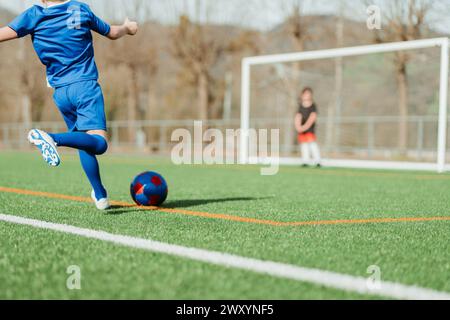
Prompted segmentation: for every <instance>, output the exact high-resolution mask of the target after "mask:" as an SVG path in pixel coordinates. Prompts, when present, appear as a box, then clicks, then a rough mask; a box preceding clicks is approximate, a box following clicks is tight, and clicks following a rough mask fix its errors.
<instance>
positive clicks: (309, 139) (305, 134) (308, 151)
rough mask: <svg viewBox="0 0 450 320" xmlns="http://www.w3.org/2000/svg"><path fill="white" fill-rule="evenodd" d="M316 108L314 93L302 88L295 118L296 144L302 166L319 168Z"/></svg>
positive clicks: (309, 89)
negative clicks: (298, 147)
mask: <svg viewBox="0 0 450 320" xmlns="http://www.w3.org/2000/svg"><path fill="white" fill-rule="evenodd" d="M317 116H318V112H317V106H316V104H315V102H314V92H313V90H312V89H311V88H309V87H307V88H304V89H303V91H302V92H301V95H300V101H299V109H298V112H297V115H296V116H295V129H296V130H297V132H298V142H299V143H300V146H301V152H302V157H303V166H305V167H306V166H308V165H313V166H316V167H318V168H320V167H321V156H320V149H319V145H318V144H317V137H316V123H317Z"/></svg>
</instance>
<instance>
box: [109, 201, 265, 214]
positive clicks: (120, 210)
mask: <svg viewBox="0 0 450 320" xmlns="http://www.w3.org/2000/svg"><path fill="white" fill-rule="evenodd" d="M266 199H270V197H266V198H253V197H235V198H220V199H189V200H173V201H167V202H166V203H165V204H164V205H163V206H162V207H161V209H186V208H192V207H197V206H202V205H207V204H212V203H225V202H242V201H259V200H266ZM140 210H142V209H141V208H139V207H138V206H118V205H115V206H111V208H110V209H109V210H108V211H107V213H108V214H110V215H120V214H124V213H131V212H137V211H140ZM155 211H157V209H155Z"/></svg>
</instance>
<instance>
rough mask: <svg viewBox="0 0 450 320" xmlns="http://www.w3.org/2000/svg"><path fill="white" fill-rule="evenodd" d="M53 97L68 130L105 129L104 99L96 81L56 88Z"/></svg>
mask: <svg viewBox="0 0 450 320" xmlns="http://www.w3.org/2000/svg"><path fill="white" fill-rule="evenodd" d="M53 99H54V101H55V104H56V106H57V107H58V109H59V111H60V112H61V114H62V116H63V118H64V121H65V122H66V124H67V127H68V129H69V131H71V132H73V131H90V130H105V131H106V116H105V101H104V98H103V92H102V88H101V87H100V85H99V84H98V82H97V81H94V80H92V81H81V82H76V83H73V84H70V85H68V86H64V87H59V88H56V89H55V93H54V95H53Z"/></svg>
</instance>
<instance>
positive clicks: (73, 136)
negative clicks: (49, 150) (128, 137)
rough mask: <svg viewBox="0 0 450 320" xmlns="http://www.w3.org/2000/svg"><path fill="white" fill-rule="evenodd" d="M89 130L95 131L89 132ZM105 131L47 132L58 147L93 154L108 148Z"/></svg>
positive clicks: (102, 152)
mask: <svg viewBox="0 0 450 320" xmlns="http://www.w3.org/2000/svg"><path fill="white" fill-rule="evenodd" d="M90 132H95V133H93V134H91V133H90ZM99 132H105V131H103V130H98V131H88V132H82V131H74V132H65V133H49V134H48V135H49V136H50V137H51V138H52V139H53V141H54V142H55V143H56V145H57V146H58V147H68V148H73V149H77V150H82V151H86V152H89V153H92V154H95V155H102V154H104V153H105V152H106V150H107V149H108V142H107V141H106V138H105V135H106V132H105V134H100V133H99Z"/></svg>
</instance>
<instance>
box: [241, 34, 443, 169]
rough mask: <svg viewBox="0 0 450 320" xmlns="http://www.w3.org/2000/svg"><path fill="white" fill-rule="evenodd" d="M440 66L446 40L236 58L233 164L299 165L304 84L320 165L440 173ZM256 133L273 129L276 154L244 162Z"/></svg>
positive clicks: (441, 76) (441, 140) (441, 135)
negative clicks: (311, 94)
mask: <svg viewBox="0 0 450 320" xmlns="http://www.w3.org/2000/svg"><path fill="white" fill-rule="evenodd" d="M405 66H406V67H405ZM448 68H449V39H448V38H436V39H425V40H416V41H405V42H395V43H385V44H376V45H367V46H358V47H348V48H339V49H330V50H320V51H308V52H299V53H289V54H277V55H268V56H257V57H248V58H244V59H243V61H242V83H241V85H242V96H241V99H242V100H241V138H240V145H239V154H240V161H241V163H267V162H270V161H279V163H280V164H282V165H298V164H301V163H302V160H301V157H300V154H299V148H298V145H297V142H296V132H295V129H294V120H293V119H294V116H295V112H296V108H297V100H296V99H297V95H298V93H299V92H300V90H301V88H302V87H306V86H308V87H312V88H313V89H314V91H315V99H316V102H317V104H318V108H319V121H318V139H319V142H320V146H321V149H322V154H323V158H324V159H323V161H322V164H323V165H324V166H330V167H351V168H373V169H406V170H430V171H438V172H444V171H446V170H448V169H450V167H448V166H447V165H446V162H447V161H446V157H447V150H446V142H447V137H448V133H447V123H448V118H447V103H448V80H449V71H448ZM259 128H266V129H273V128H277V129H280V157H276V159H275V158H267V159H261V158H252V157H251V155H250V152H249V132H250V129H259ZM250 147H251V146H250Z"/></svg>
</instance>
